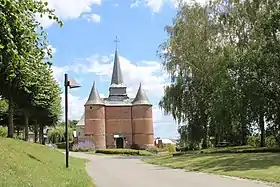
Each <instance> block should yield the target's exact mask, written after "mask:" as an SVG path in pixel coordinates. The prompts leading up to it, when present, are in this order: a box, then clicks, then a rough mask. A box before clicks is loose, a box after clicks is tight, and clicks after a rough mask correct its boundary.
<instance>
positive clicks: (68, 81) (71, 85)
mask: <svg viewBox="0 0 280 187" xmlns="http://www.w3.org/2000/svg"><path fill="white" fill-rule="evenodd" d="M64 87H65V93H64V94H65V139H66V148H65V151H66V154H65V155H66V158H65V159H66V168H68V166H69V141H68V87H69V88H70V89H72V88H79V87H81V86H80V85H78V83H77V82H76V81H75V80H73V79H68V74H64Z"/></svg>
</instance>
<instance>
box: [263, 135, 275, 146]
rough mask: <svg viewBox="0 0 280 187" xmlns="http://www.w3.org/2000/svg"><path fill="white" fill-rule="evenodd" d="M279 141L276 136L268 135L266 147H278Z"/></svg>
mask: <svg viewBox="0 0 280 187" xmlns="http://www.w3.org/2000/svg"><path fill="white" fill-rule="evenodd" d="M276 145H277V141H276V138H275V137H274V136H268V137H266V138H265V146H266V147H276Z"/></svg>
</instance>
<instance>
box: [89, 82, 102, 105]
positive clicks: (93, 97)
mask: <svg viewBox="0 0 280 187" xmlns="http://www.w3.org/2000/svg"><path fill="white" fill-rule="evenodd" d="M92 104H104V103H103V101H102V99H101V98H100V96H99V93H98V91H97V90H96V88H95V82H93V85H92V88H91V91H90V94H89V97H88V100H87V102H86V104H85V105H92Z"/></svg>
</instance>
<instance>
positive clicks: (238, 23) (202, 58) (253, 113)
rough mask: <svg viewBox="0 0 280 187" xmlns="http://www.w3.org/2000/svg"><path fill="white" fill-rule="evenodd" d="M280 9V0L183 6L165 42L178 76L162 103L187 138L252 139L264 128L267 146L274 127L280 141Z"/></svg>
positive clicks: (190, 142) (165, 55) (192, 142)
mask: <svg viewBox="0 0 280 187" xmlns="http://www.w3.org/2000/svg"><path fill="white" fill-rule="evenodd" d="M279 15H280V2H279V1H277V0H268V1H267V0H259V1H250V0H244V1H222V0H214V1H211V3H208V4H206V5H201V4H197V3H193V4H184V5H181V6H180V7H179V9H178V12H177V15H176V17H175V19H174V25H173V27H172V29H170V27H169V29H168V31H169V38H168V39H167V40H166V41H164V42H163V43H162V44H161V45H160V50H159V51H160V53H159V56H160V57H161V59H162V62H163V67H164V68H165V70H166V71H167V73H169V75H170V77H171V82H172V83H171V84H170V85H168V86H166V87H165V90H164V96H163V98H162V100H161V101H160V103H159V105H160V107H161V108H162V109H163V110H164V112H165V113H166V114H171V115H172V116H173V117H174V119H175V120H176V121H177V122H178V123H179V124H180V126H179V128H178V132H179V134H180V136H181V145H183V146H188V147H198V146H199V147H200V144H201V147H202V148H207V147H209V143H210V142H211V143H213V144H214V146H216V145H218V144H219V143H220V142H224V141H225V142H229V143H230V144H231V145H246V144H247V143H248V141H249V142H255V143H257V142H256V141H254V140H253V138H250V139H249V140H248V138H249V137H250V136H253V135H255V134H257V135H260V141H259V144H258V145H257V146H261V147H263V146H265V145H266V143H265V142H266V140H267V141H268V139H266V138H265V134H266V133H268V134H269V135H271V136H273V137H274V139H275V140H276V141H277V144H278V146H280V134H279V132H280V112H279V111H280V103H279V101H280V100H279V98H280V92H279V87H280V81H279V80H280V79H279V78H280V77H279V75H280V66H279V62H280V35H279V29H280V22H279V19H280V16H279ZM265 124H267V128H266V125H265ZM269 141H270V140H269ZM271 141H272V140H271ZM201 142H202V143H201ZM185 144H186V145H185ZM269 144H270V143H269ZM270 145H271V144H270Z"/></svg>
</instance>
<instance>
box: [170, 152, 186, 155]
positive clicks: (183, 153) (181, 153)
mask: <svg viewBox="0 0 280 187" xmlns="http://www.w3.org/2000/svg"><path fill="white" fill-rule="evenodd" d="M185 154H186V153H185V152H177V153H173V154H172V155H173V156H182V155H185Z"/></svg>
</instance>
